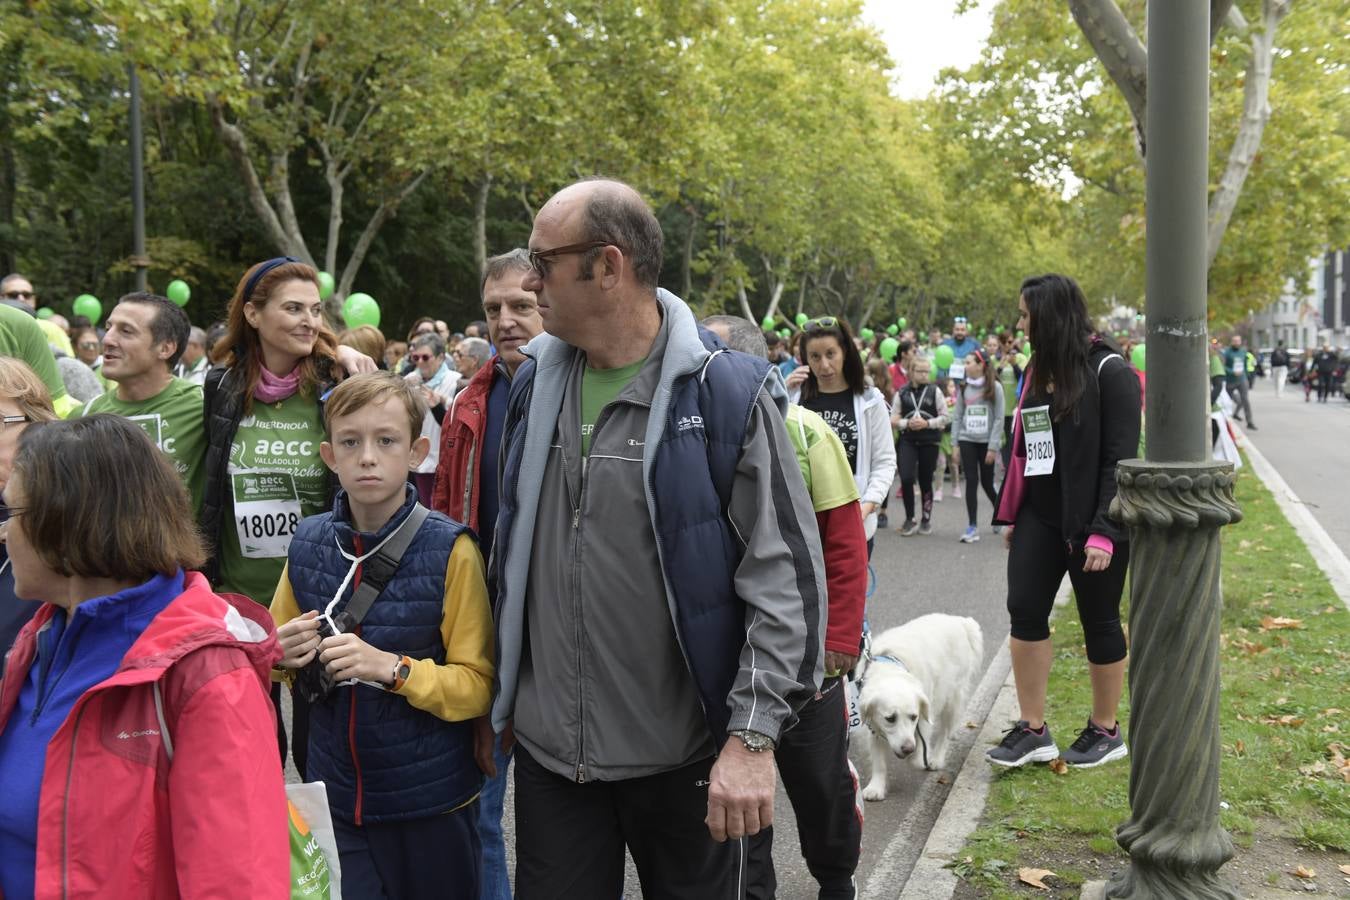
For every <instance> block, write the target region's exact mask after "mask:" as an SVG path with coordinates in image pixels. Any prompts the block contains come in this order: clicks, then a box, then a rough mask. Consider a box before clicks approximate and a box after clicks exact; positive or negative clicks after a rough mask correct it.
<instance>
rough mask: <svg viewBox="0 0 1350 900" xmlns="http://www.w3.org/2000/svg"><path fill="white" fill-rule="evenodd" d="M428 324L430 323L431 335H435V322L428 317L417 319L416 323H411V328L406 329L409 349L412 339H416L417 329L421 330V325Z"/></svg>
mask: <svg viewBox="0 0 1350 900" xmlns="http://www.w3.org/2000/svg"><path fill="white" fill-rule="evenodd" d="M428 322H430V323H431V333H432V334H435V333H436V320H435V319H433V318H431V317H430V316H423V317H422V318H420V319H418V320H417V321H416V322H413V323H412V327H411V328H409V329H408V337H407V341H408V346H410V347H411V346H412V342H413V338H415V337H417V329H419V328H421V327H422V326H423V325H425V324H427V323H428Z"/></svg>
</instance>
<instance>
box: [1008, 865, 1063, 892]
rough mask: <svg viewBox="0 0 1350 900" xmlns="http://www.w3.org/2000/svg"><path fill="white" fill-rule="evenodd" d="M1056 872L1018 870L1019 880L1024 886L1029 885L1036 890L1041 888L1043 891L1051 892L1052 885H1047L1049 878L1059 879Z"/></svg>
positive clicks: (1047, 870)
mask: <svg viewBox="0 0 1350 900" xmlns="http://www.w3.org/2000/svg"><path fill="white" fill-rule="evenodd" d="M1058 877H1059V876H1058V875H1056V874H1055V873H1054V872H1051V871H1050V870H1049V869H1018V870H1017V880H1018V881H1020V882H1022V883H1023V884H1029V885H1031V886H1032V887H1034V888H1040V889H1041V890H1043V891H1048V890H1050V885H1048V884H1046V883H1045V879H1047V878H1058Z"/></svg>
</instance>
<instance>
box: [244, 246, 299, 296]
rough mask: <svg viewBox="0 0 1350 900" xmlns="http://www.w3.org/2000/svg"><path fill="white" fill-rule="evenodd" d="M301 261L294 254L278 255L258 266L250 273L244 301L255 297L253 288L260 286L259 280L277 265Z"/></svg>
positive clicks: (246, 283) (245, 286)
mask: <svg viewBox="0 0 1350 900" xmlns="http://www.w3.org/2000/svg"><path fill="white" fill-rule="evenodd" d="M299 261H300V260H298V259H296V258H295V257H294V256H277V257H273V258H272V259H269V260H268V261H267V262H265V263H263V264H262V265H260V266H258V269H257V271H255V272H254V273H253V274H252V275H250V276H249V279H248V281H247V282H245V283H244V302H245V303H247V302H249V300H251V299H252V298H253V289H254V288H256V287H257V286H258V282H259V281H261V280H262V277H263V276H264V275H266V274H267V273H268V272H270V271H272V270H273V269H275V268H276V267H277V266H284V265H286V263H294V262H299Z"/></svg>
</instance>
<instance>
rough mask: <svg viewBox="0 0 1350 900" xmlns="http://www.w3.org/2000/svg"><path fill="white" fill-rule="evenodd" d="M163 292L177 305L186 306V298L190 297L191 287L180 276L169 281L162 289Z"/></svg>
mask: <svg viewBox="0 0 1350 900" xmlns="http://www.w3.org/2000/svg"><path fill="white" fill-rule="evenodd" d="M164 293H165V294H166V295H167V296H168V298H169V299H170V300H172V301H173V302H174V303H177V304H178V305H179V306H187V302H188V300H189V299H190V298H191V297H192V288H190V287H188V283H187V282H186V281H184V280H183V279H181V278H175V279H174V280H173V281H170V282H169V286H168V287H167V288H165V289H164Z"/></svg>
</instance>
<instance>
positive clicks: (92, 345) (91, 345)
mask: <svg viewBox="0 0 1350 900" xmlns="http://www.w3.org/2000/svg"><path fill="white" fill-rule="evenodd" d="M78 346H79V348H80V349H81V350H97V349H98V341H80V343H79V344H78Z"/></svg>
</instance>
